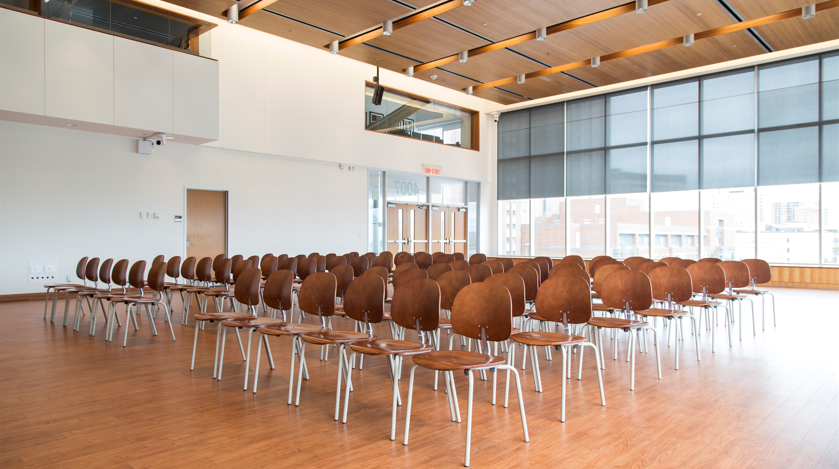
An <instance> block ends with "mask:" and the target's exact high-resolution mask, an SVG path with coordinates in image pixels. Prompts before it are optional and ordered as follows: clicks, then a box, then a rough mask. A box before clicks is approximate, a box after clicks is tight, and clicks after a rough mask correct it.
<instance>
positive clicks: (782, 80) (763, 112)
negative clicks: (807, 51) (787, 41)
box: [758, 56, 819, 128]
mask: <svg viewBox="0 0 839 469" xmlns="http://www.w3.org/2000/svg"><path fill="white" fill-rule="evenodd" d="M758 83H759V87H758V110H759V111H758V125H759V126H760V128H767V127H777V126H781V125H793V124H803V123H807V122H815V121H817V120H819V58H818V56H815V57H807V58H805V59H796V60H794V61H789V62H782V63H779V64H771V65H763V66H761V67H760V69H759V72H758Z"/></svg>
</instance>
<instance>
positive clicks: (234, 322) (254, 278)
mask: <svg viewBox="0 0 839 469" xmlns="http://www.w3.org/2000/svg"><path fill="white" fill-rule="evenodd" d="M244 262H247V263H250V261H244ZM240 277H241V278H240V283H242V284H243V287H244V288H241V287H239V286H238V285H236V286H235V287H234V293H235V295H236V301H237V302H238V303H239V304H242V305H245V306H246V307H247V309H248V313H250V314H249V315H248V316H247V317H238V318H227V319H222V320H221V323H220V324H219V327H220V328H221V331H220V332H221V351H219V352H218V354H219V359H218V376H217V378H218V380H221V372H222V369H223V368H224V344H225V343H226V342H227V340H226V338H227V329H228V328H231V327H232V328H234V329H236V331H237V333H236V337H237V338H238V337H239V333H238V330H239V329H241V328H243V327H247V328H248V350H247V353H246V356H245V382H244V385H243V386H244V388H243V389H244V390H245V391H247V390H248V373H249V372H250V368H251V342H252V340H253V333H254V331H256V330H257V329H259V328H260V327H262V326H278V325H282V324H285V321H283V320H282V319H275V318H258V317H256V307H257V306H259V302H260V301H261V300H260V297H259V284H260V281H261V280H262V271H260V270H259V269H258V268H256V267H253V268H248V269H246V270H245V271H243V272H242V273H241V276H240ZM259 339H260V341H261V342H262V345H263V346H264V347H265V351H266V353H267V354H268V362H269V363H270V365H271V369H272V370H273V369H274V357H272V356H271V349H270V348H269V347H268V337H266V336H265V335H260V336H259ZM240 340H241V339H240ZM257 347H259V345H258V344H257ZM258 366H259V364H257V368H258Z"/></svg>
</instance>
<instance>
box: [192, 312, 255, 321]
mask: <svg viewBox="0 0 839 469" xmlns="http://www.w3.org/2000/svg"><path fill="white" fill-rule="evenodd" d="M192 317H194V318H195V320H196V321H224V320H225V319H239V318H242V319H247V318H250V317H253V316H251V315H250V314H249V313H234V312H229V313H206V314H193V315H192Z"/></svg>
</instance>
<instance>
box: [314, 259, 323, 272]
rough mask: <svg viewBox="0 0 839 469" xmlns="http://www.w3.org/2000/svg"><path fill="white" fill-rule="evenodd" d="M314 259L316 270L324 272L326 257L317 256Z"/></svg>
mask: <svg viewBox="0 0 839 469" xmlns="http://www.w3.org/2000/svg"><path fill="white" fill-rule="evenodd" d="M314 259H315V260H316V261H317V271H318V272H326V257H324V256H317V257H315V258H314Z"/></svg>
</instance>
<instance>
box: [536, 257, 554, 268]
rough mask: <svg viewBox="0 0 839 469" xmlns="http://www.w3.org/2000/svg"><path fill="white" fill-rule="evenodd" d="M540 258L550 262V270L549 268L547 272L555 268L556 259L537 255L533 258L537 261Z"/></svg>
mask: <svg viewBox="0 0 839 469" xmlns="http://www.w3.org/2000/svg"><path fill="white" fill-rule="evenodd" d="M540 259H541V260H544V261H545V262H547V263H548V270H547V272H550V271H551V269H553V268H554V260H553V259H551V258H550V257H548V256H536V257H534V258H533V260H534V261H535V260H540Z"/></svg>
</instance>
